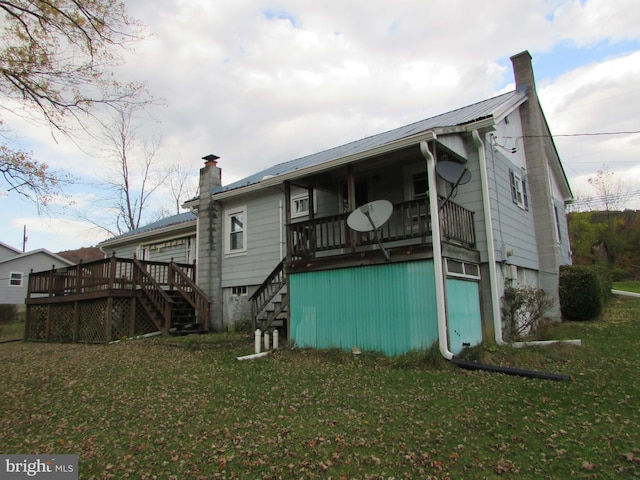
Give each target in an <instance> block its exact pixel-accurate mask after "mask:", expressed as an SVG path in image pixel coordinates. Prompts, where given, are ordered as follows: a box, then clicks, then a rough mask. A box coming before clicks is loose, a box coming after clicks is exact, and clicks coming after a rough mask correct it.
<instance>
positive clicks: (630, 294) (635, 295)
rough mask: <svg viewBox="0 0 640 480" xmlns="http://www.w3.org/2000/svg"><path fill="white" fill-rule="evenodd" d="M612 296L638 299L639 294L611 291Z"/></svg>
mask: <svg viewBox="0 0 640 480" xmlns="http://www.w3.org/2000/svg"><path fill="white" fill-rule="evenodd" d="M611 293H612V294H614V295H625V296H627V297H640V293H634V292H625V291H624V290H611Z"/></svg>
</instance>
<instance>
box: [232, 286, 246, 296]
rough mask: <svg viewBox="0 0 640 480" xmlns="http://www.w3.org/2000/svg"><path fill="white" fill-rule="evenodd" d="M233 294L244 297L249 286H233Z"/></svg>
mask: <svg viewBox="0 0 640 480" xmlns="http://www.w3.org/2000/svg"><path fill="white" fill-rule="evenodd" d="M231 295H233V296H234V297H244V296H246V295H247V286H246V285H242V286H240V287H231Z"/></svg>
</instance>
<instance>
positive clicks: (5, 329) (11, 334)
mask: <svg viewBox="0 0 640 480" xmlns="http://www.w3.org/2000/svg"><path fill="white" fill-rule="evenodd" d="M23 338H24V322H15V323H8V324H4V325H3V324H0V342H7V341H11V340H17V339H23Z"/></svg>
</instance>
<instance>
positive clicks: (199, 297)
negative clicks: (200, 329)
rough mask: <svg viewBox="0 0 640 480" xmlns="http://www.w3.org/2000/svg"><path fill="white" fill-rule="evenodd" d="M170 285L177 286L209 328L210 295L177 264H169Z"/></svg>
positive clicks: (201, 320)
mask: <svg viewBox="0 0 640 480" xmlns="http://www.w3.org/2000/svg"><path fill="white" fill-rule="evenodd" d="M169 271H170V272H171V275H170V279H169V282H170V286H171V287H173V288H175V289H176V290H177V291H178V292H180V294H181V295H182V297H183V298H184V299H185V300H186V301H187V302H189V304H190V305H191V306H192V307H193V308H194V309H195V311H196V312H197V314H198V317H199V319H200V322H201V323H204V328H205V330H207V331H208V330H209V307H210V302H209V297H207V294H206V293H204V291H203V290H202V289H201V288H200V287H198V286H197V285H196V284H195V282H194V281H193V280H192V279H191V277H190V276H189V275H187V274H186V273H185V272H184V270H182V269H181V268H180V267H179V266H178V265H177V264H175V263H174V262H171V263H170V264H169Z"/></svg>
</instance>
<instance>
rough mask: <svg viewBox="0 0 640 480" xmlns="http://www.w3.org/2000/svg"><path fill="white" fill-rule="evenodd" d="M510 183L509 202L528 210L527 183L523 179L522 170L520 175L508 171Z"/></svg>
mask: <svg viewBox="0 0 640 480" xmlns="http://www.w3.org/2000/svg"><path fill="white" fill-rule="evenodd" d="M509 180H510V182H511V200H513V203H515V204H516V205H518V207H520V208H522V209H523V210H529V197H528V195H527V182H526V180H525V179H524V170H523V171H522V173H521V174H518V173H516V172H515V171H514V170H509Z"/></svg>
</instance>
